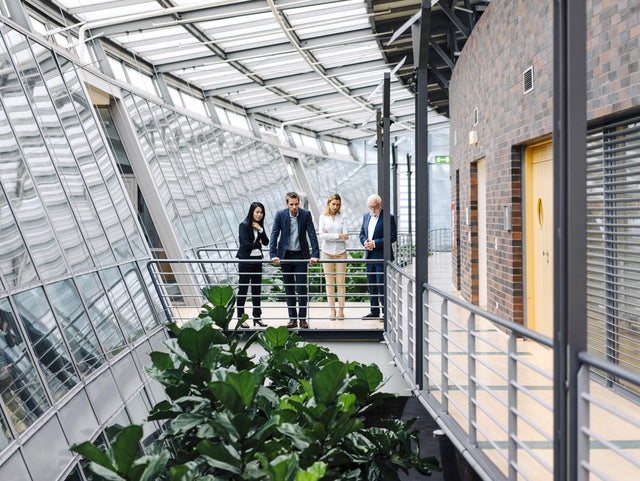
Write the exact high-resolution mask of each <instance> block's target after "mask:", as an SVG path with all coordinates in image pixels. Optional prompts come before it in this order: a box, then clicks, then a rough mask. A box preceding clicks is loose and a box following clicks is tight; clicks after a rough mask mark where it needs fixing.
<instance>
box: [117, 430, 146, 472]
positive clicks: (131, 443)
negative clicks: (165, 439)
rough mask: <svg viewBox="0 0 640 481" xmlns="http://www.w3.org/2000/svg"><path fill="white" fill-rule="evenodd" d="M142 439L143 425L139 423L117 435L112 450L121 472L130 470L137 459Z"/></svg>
mask: <svg viewBox="0 0 640 481" xmlns="http://www.w3.org/2000/svg"><path fill="white" fill-rule="evenodd" d="M141 439H142V426H139V425H137V424H134V425H131V426H127V427H126V428H124V429H123V430H122V431H120V432H119V433H118V435H117V436H116V437H115V439H114V441H113V444H112V445H111V450H112V453H113V460H114V463H115V465H116V467H117V468H118V471H119V472H120V473H122V474H127V473H128V472H129V468H130V467H131V465H132V464H133V462H134V461H135V459H136V455H137V452H138V448H139V446H140V440H141Z"/></svg>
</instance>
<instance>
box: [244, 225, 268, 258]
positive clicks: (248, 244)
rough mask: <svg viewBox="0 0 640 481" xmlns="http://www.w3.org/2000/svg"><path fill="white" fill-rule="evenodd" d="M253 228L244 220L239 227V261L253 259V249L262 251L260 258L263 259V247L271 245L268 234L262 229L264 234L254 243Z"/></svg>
mask: <svg viewBox="0 0 640 481" xmlns="http://www.w3.org/2000/svg"><path fill="white" fill-rule="evenodd" d="M253 238H254V234H253V226H252V225H251V224H249V222H247V221H246V219H245V220H243V221H242V222H240V226H239V227H238V244H239V247H238V253H237V254H236V257H237V258H238V259H248V258H249V257H251V251H252V250H253V249H260V256H261V257H262V246H263V245H265V246H266V245H268V244H269V238H268V237H267V233H266V231H265V230H264V228H263V229H262V232H261V233H259V234H258V238H257V239H256V240H255V241H254V240H253Z"/></svg>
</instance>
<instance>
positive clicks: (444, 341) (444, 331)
mask: <svg viewBox="0 0 640 481" xmlns="http://www.w3.org/2000/svg"><path fill="white" fill-rule="evenodd" d="M448 318H449V301H447V299H443V300H442V307H441V308H440V325H441V330H440V331H441V334H440V335H441V336H442V337H441V340H440V356H441V357H442V362H441V363H440V364H441V368H442V371H441V372H440V388H441V389H442V401H441V410H442V412H443V413H448V412H449V382H448V381H447V374H448V373H449V359H448V357H447V356H449V339H448V337H449V321H448V320H447V319H448Z"/></svg>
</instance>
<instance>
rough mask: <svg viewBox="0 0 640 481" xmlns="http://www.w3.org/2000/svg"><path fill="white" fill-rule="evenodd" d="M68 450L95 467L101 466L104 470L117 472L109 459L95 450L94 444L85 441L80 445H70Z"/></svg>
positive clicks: (101, 452) (97, 449) (98, 450)
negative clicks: (95, 465)
mask: <svg viewBox="0 0 640 481" xmlns="http://www.w3.org/2000/svg"><path fill="white" fill-rule="evenodd" d="M69 449H70V450H71V451H73V452H76V453H78V454H79V455H81V456H83V457H85V458H86V459H88V460H89V461H92V462H93V463H95V464H97V465H100V466H103V467H104V468H106V469H108V470H111V471H114V472H115V471H117V469H116V467H115V466H114V465H113V462H112V461H111V458H109V456H107V455H106V454H105V453H104V452H103V451H101V450H100V449H99V448H97V447H96V445H95V444H93V443H91V442H89V441H85V442H83V443H80V444H72V445H71V446H70V447H69Z"/></svg>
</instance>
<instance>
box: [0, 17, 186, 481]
mask: <svg viewBox="0 0 640 481" xmlns="http://www.w3.org/2000/svg"><path fill="white" fill-rule="evenodd" d="M0 29H1V30H0V65H2V76H1V77H0V452H1V451H2V450H4V449H6V448H12V452H14V451H15V449H18V446H17V445H15V444H12V441H13V440H15V439H17V438H18V436H19V435H20V434H21V433H23V432H25V431H26V430H27V429H29V428H30V427H31V426H33V425H34V423H35V422H36V421H37V420H39V419H42V418H43V417H44V420H43V421H42V422H43V423H45V424H47V423H48V420H49V419H51V418H52V416H53V415H54V414H53V410H52V409H51V408H53V407H56V410H58V409H62V407H63V406H64V405H65V404H66V403H68V402H70V401H69V397H68V396H67V394H68V393H70V392H71V391H78V389H79V388H80V387H81V386H84V385H85V383H87V382H90V381H91V380H92V379H93V378H95V376H93V374H94V373H96V372H98V371H100V370H104V369H101V368H103V367H104V366H105V364H107V363H110V362H111V360H115V359H116V358H117V356H118V355H119V354H121V353H122V352H123V351H124V350H126V349H127V347H128V346H131V345H132V344H133V343H135V342H139V341H140V340H141V339H143V338H145V337H148V336H151V335H153V334H154V333H155V332H157V331H158V329H159V328H160V325H161V322H160V317H159V313H160V312H161V308H160V304H159V300H158V299H157V298H156V295H155V292H154V291H153V290H150V289H149V286H150V280H149V279H148V274H147V273H146V270H144V269H141V265H143V264H142V263H143V262H145V261H146V260H147V259H148V258H149V257H150V256H149V252H148V249H147V248H146V246H145V244H144V241H143V237H142V235H141V232H140V228H139V226H138V224H137V222H136V220H135V216H134V213H133V211H132V209H131V207H130V204H129V203H128V202H127V201H126V193H125V191H124V188H123V184H122V182H121V180H120V178H119V175H118V171H117V169H116V166H115V162H114V160H113V157H112V155H111V153H110V152H109V151H108V148H107V144H106V142H105V139H104V137H103V133H102V131H101V129H100V127H99V125H98V123H97V119H96V115H95V112H94V111H93V107H92V105H91V103H90V102H89V100H88V98H87V96H86V93H85V91H84V89H83V86H82V83H81V80H80V78H79V77H78V74H77V71H76V68H75V66H74V65H73V64H72V63H71V62H70V61H68V60H67V59H65V58H62V57H60V56H58V55H56V54H55V53H54V52H52V51H51V50H50V49H48V48H46V47H44V46H42V45H40V44H38V43H36V42H33V41H32V40H31V39H29V38H27V37H26V36H24V35H22V34H21V33H19V32H17V31H15V30H12V29H11V28H9V27H6V26H0ZM173 148H174V149H176V150H179V149H180V148H182V147H181V146H174V147H173ZM182 180H183V179H180V181H182ZM116 393H117V391H116ZM94 422H95V421H94ZM47 425H48V424H47ZM88 425H91V423H90V422H88ZM62 430H63V431H65V427H64V426H63V427H62ZM42 431H46V429H44V430H42ZM39 432H40V430H38V433H39ZM51 432H53V431H51ZM65 434H68V432H67V431H65ZM37 437H38V435H36V436H34V437H32V439H35V438H37ZM12 459H13V460H16V459H20V456H14V457H13V458H12ZM6 465H7V466H9V465H15V463H6ZM5 467H6V466H4V467H3V464H0V469H2V471H0V478H2V479H5V474H6V472H5V471H4V469H5ZM42 468H43V469H46V466H42ZM37 469H38V468H37V466H35V467H34V470H35V471H37ZM9 472H10V473H17V472H19V469H18V468H16V471H9ZM6 475H7V476H9V478H11V476H12V474H6ZM35 477H37V476H35ZM9 478H7V479H9ZM12 479H15V478H12Z"/></svg>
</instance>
